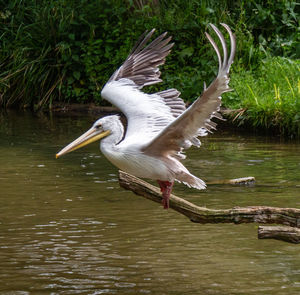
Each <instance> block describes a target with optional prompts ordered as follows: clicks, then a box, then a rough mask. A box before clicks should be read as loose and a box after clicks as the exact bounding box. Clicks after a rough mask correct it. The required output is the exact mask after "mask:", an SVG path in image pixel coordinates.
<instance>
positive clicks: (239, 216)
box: [119, 171, 300, 243]
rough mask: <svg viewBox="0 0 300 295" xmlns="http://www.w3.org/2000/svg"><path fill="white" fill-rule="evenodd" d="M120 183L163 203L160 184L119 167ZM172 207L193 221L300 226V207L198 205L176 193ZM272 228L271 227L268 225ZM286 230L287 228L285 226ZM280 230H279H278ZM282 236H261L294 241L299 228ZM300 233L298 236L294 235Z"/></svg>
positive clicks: (171, 200)
mask: <svg viewBox="0 0 300 295" xmlns="http://www.w3.org/2000/svg"><path fill="white" fill-rule="evenodd" d="M119 183H120V186H121V187H123V188H125V189H127V190H131V191H133V192H134V193H135V194H137V195H139V196H142V197H145V198H146V199H149V200H152V201H154V202H157V203H161V201H162V196H161V192H160V190H159V188H157V187H155V186H153V185H151V184H149V183H147V182H145V181H143V180H141V179H139V178H137V177H135V176H132V175H130V174H128V173H125V172H123V171H119ZM170 208H172V209H173V210H175V211H177V212H179V213H181V214H183V215H185V216H187V217H188V218H189V219H190V220H191V221H192V222H197V223H202V224H205V223H233V224H241V223H253V222H254V223H264V224H282V225H287V226H290V227H293V228H299V227H300V209H296V208H276V207H266V206H251V207H234V208H231V209H224V210H222V209H208V208H205V207H199V206H197V205H195V204H193V203H191V202H188V201H186V200H184V199H182V198H179V197H177V196H175V195H173V194H172V195H171V197H170ZM269 228H270V227H269ZM285 232H288V229H286V231H285ZM276 233H278V234H276ZM288 236H289V235H288V234H285V235H284V238H280V237H282V231H281V232H280V231H276V230H274V231H272V233H271V232H270V231H269V234H268V235H267V236H264V235H260V238H276V239H280V240H284V241H288V242H291V243H297V241H298V242H300V230H294V229H293V234H292V235H290V236H291V237H292V238H291V239H289V237H288ZM295 236H298V237H299V238H298V239H297V238H295Z"/></svg>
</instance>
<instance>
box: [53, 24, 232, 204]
mask: <svg viewBox="0 0 300 295" xmlns="http://www.w3.org/2000/svg"><path fill="white" fill-rule="evenodd" d="M221 25H222V26H223V27H224V28H225V30H226V31H227V33H228V35H229V39H230V48H231V49H230V54H228V50H227V46H226V42H225V38H224V36H223V34H222V33H221V32H220V30H219V29H218V28H217V27H216V26H214V25H213V24H210V26H211V28H212V29H213V31H214V32H215V34H216V36H217V37H218V39H219V41H220V43H221V46H222V51H223V55H221V53H220V50H219V48H218V46H217V44H216V43H215V41H214V40H213V38H212V37H211V36H210V35H209V34H208V33H205V34H206V37H207V38H208V40H209V42H210V43H211V45H212V47H213V48H214V50H215V52H216V54H217V57H218V62H219V70H218V74H217V77H216V78H215V80H214V81H213V82H212V83H211V84H210V86H209V87H207V88H206V86H205V84H204V90H203V93H202V95H201V96H200V97H199V98H198V99H197V100H196V101H195V102H194V103H193V104H192V105H191V106H190V107H189V108H186V106H185V103H184V102H183V100H182V99H181V98H180V97H179V96H180V92H179V91H178V90H176V89H174V88H172V89H167V90H164V91H160V92H157V93H153V94H147V93H144V92H142V91H141V89H142V88H143V87H144V86H147V85H153V84H156V83H158V82H161V81H162V80H161V79H160V71H159V66H160V65H162V64H164V62H165V58H166V56H167V55H168V54H169V53H170V51H171V48H172V47H173V45H174V44H173V43H170V41H171V37H168V36H167V32H166V33H163V34H162V35H160V36H159V37H157V38H156V39H154V40H153V41H152V42H151V43H150V41H149V40H150V39H151V37H152V35H153V33H154V31H155V29H153V30H151V31H150V32H147V31H146V32H145V33H144V34H143V35H142V36H141V37H140V38H139V40H138V41H137V43H136V44H135V46H134V47H133V49H132V51H131V53H130V54H129V55H128V57H127V59H126V60H125V62H124V63H123V64H122V65H121V67H119V68H118V69H117V70H116V71H115V72H114V74H113V75H112V76H111V78H110V79H109V80H108V82H107V83H106V84H105V86H104V87H103V89H102V91H101V96H102V97H103V98H104V99H106V100H107V101H109V102H110V103H112V104H113V105H115V106H116V107H118V108H119V109H120V110H121V111H122V112H123V114H124V115H125V116H126V118H127V129H126V130H124V127H123V124H122V123H121V120H120V117H119V116H117V115H113V116H106V117H104V118H101V119H99V120H97V121H96V122H95V123H94V124H93V126H92V127H91V128H90V129H89V130H88V131H86V132H85V133H84V134H83V135H81V136H80V137H79V138H77V139H76V140H74V141H73V142H71V143H70V144H69V145H67V146H66V147H65V148H63V149H62V150H61V151H60V152H59V153H57V154H56V158H58V157H60V156H62V155H64V154H66V153H69V152H71V151H74V150H76V149H79V148H81V147H83V146H85V145H87V144H89V143H92V142H94V141H97V140H100V139H102V140H101V142H100V149H101V152H102V153H103V154H104V156H105V157H106V158H107V159H108V160H109V161H110V162H111V163H112V164H114V165H115V166H117V167H118V168H119V169H121V170H123V171H125V172H128V173H130V174H132V175H135V176H137V177H141V178H148V179H153V180H157V182H158V184H159V186H160V189H161V192H162V204H163V207H164V208H165V209H167V208H169V197H170V194H171V191H172V187H173V184H174V181H177V182H181V183H184V184H185V185H187V186H189V187H193V188H196V189H199V190H201V189H205V187H206V185H205V182H204V181H203V180H201V179H200V178H198V177H196V176H194V175H193V174H191V173H190V172H189V171H188V169H187V168H186V167H185V166H184V165H183V164H182V163H181V161H182V160H183V159H185V154H184V150H185V149H187V148H189V147H191V146H192V145H194V146H196V147H200V144H201V143H200V140H199V139H198V137H199V136H200V137H201V136H205V135H207V134H208V132H212V130H214V129H216V125H217V124H216V123H215V122H213V121H212V119H214V118H218V119H222V116H221V115H220V113H219V110H220V105H221V95H222V94H223V93H224V92H228V91H231V89H230V88H229V86H228V83H229V69H230V66H231V64H232V62H233V59H234V54H235V48H236V42H235V36H234V34H233V33H232V32H231V30H230V28H229V26H228V25H226V24H224V23H221ZM147 44H148V45H147Z"/></svg>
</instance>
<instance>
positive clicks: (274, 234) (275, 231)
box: [258, 226, 300, 244]
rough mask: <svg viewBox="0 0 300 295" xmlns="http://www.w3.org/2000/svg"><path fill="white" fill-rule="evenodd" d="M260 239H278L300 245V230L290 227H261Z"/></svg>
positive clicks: (259, 229)
mask: <svg viewBox="0 0 300 295" xmlns="http://www.w3.org/2000/svg"><path fill="white" fill-rule="evenodd" d="M258 238H259V239H276V240H281V241H286V242H290V243H294V244H299V243H300V228H296V227H289V226H259V227H258Z"/></svg>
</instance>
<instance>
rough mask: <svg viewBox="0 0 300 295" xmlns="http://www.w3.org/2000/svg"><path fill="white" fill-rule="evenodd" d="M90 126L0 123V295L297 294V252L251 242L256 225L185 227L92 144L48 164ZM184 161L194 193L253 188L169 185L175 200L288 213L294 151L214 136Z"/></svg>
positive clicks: (295, 172) (81, 120)
mask: <svg viewBox="0 0 300 295" xmlns="http://www.w3.org/2000/svg"><path fill="white" fill-rule="evenodd" d="M94 119H95V117H88V118H86V117H83V116H70V115H67V114H63V115H58V114H55V115H52V116H49V115H34V114H32V113H23V112H21V113H17V112H8V113H2V114H0V294H22V295H23V294H158V295H163V294H174V295H175V294H176V295H187V294H190V295H194V294H220V295H226V294H236V295H238V294H256V295H257V294H262V295H265V294H272V295H279V294H295V295H296V294H300V245H295V244H289V243H285V242H282V241H276V240H258V239H257V227H258V226H257V224H242V225H232V224H223V225H220V224H215V225H214V224H212V225H201V224H195V223H192V222H190V221H189V220H188V219H187V218H185V217H184V216H182V215H180V214H178V213H176V212H174V211H172V210H163V209H162V207H161V206H160V205H159V204H156V203H154V202H151V201H149V200H146V199H144V198H141V197H138V196H136V195H134V194H133V193H132V192H130V191H125V190H124V189H122V188H120V187H119V184H118V180H117V178H118V176H117V174H118V170H117V169H116V168H115V167H114V166H113V165H111V164H110V163H109V162H108V161H107V160H106V159H105V158H104V157H103V155H101V153H100V151H99V146H98V143H95V144H92V145H90V146H88V147H86V148H83V149H81V150H78V151H75V152H73V153H71V154H68V155H66V156H64V157H62V158H60V159H58V160H56V159H55V153H56V152H58V151H59V150H60V149H61V148H62V147H64V146H65V145H66V144H68V143H69V142H70V141H72V140H73V139H75V138H76V137H77V136H79V135H80V134H81V133H83V132H84V131H85V130H86V129H87V128H89V127H90V125H91V124H92V123H93V121H94ZM220 124H222V122H220ZM187 155H188V158H187V160H185V162H184V163H185V165H186V166H187V167H188V169H189V170H190V171H191V172H192V173H194V174H195V175H197V176H199V177H200V178H202V179H203V180H204V181H212V180H218V179H229V178H238V177H245V176H255V178H256V180H257V182H256V184H255V185H254V186H248V187H247V186H246V187H245V186H228V185H208V188H207V189H206V190H204V191H197V190H195V189H189V188H187V187H185V186H184V185H180V184H176V185H175V187H174V194H176V195H178V196H180V197H183V198H185V199H186V200H189V201H191V202H193V203H195V204H197V205H200V206H206V207H208V208H230V207H233V206H251V205H266V206H277V207H294V208H299V207H300V157H299V155H300V144H299V143H297V142H282V141H280V140H279V139H278V138H272V139H270V138H265V137H260V136H249V135H241V134H235V133H233V132H232V131H231V132H230V131H217V132H216V133H215V134H212V135H209V136H207V137H206V138H203V139H202V146H201V148H200V149H196V148H195V149H190V150H189V151H188V152H187Z"/></svg>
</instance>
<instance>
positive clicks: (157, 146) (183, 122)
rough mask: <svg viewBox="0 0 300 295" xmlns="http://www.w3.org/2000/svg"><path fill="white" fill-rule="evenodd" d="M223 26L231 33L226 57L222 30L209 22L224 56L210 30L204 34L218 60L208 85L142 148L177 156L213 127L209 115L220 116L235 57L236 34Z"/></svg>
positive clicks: (152, 153)
mask: <svg viewBox="0 0 300 295" xmlns="http://www.w3.org/2000/svg"><path fill="white" fill-rule="evenodd" d="M222 26H223V27H224V28H225V29H226V30H227V32H228V34H229V36H230V43H231V51H230V56H229V57H228V52H227V46H226V42H225V39H224V36H223V35H222V33H221V32H220V31H219V30H218V28H216V27H215V26H214V25H212V24H211V27H212V28H213V30H214V31H215V33H216V34H217V36H218V38H219V39H220V42H221V45H222V49H223V60H222V57H221V54H220V51H219V49H218V46H217V45H216V43H215V42H214V40H213V39H212V38H211V36H210V35H209V34H207V33H206V36H207V38H208V40H209V41H210V43H211V44H212V46H213V48H214V50H215V51H216V53H217V56H218V60H219V72H218V75H217V77H216V79H215V80H214V81H213V82H212V83H211V85H210V86H209V87H208V88H207V89H204V92H203V94H202V95H201V96H200V97H199V98H198V99H197V100H196V101H195V102H194V103H193V104H192V105H191V106H190V107H189V108H188V109H187V110H186V111H185V112H183V113H182V114H181V115H180V116H178V117H177V118H176V119H175V120H174V121H173V122H172V123H171V124H170V125H168V126H167V127H166V128H164V130H162V131H161V132H160V133H159V134H158V135H157V136H156V137H155V138H154V139H153V140H152V141H151V142H150V143H149V144H148V145H147V146H146V147H145V148H144V150H143V151H144V152H145V153H146V154H149V155H155V156H177V155H178V154H180V152H181V151H182V149H183V148H186V147H189V146H190V145H191V144H194V145H198V146H200V142H199V140H198V139H197V137H198V136H203V135H206V134H207V131H210V130H211V129H215V127H216V123H215V122H213V121H211V119H212V118H214V117H217V118H221V115H220V114H219V113H218V111H219V109H220V105H221V95H222V93H224V92H228V91H230V90H231V89H230V88H229V86H228V83H229V69H230V66H231V64H232V62H233V59H234V54H235V48H236V42H235V36H234V35H233V34H232V32H231V30H230V28H229V27H228V26H227V25H226V24H222Z"/></svg>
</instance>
